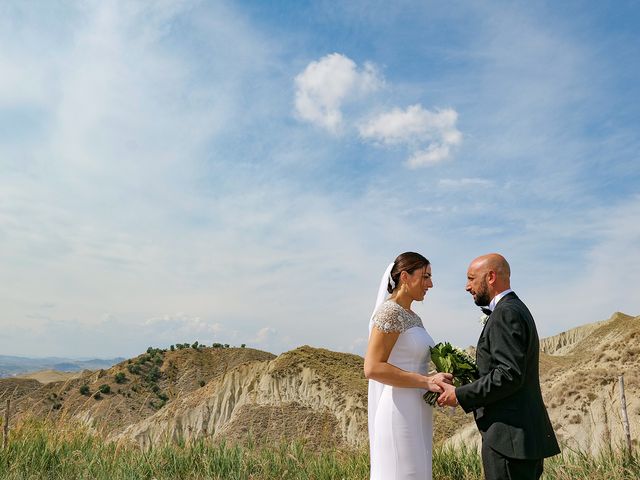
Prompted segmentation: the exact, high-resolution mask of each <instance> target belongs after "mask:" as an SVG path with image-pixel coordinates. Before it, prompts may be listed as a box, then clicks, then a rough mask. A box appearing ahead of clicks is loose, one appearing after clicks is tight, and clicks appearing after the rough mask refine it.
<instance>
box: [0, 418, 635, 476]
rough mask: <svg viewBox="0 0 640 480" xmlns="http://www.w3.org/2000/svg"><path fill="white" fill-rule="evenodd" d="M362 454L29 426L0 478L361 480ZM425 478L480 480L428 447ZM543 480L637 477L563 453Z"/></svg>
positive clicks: (607, 459)
mask: <svg viewBox="0 0 640 480" xmlns="http://www.w3.org/2000/svg"><path fill="white" fill-rule="evenodd" d="M368 473H369V458H368V453H367V452H364V451H360V452H344V451H339V450H324V451H316V450H314V449H312V448H309V447H307V446H305V445H303V444H301V443H291V444H280V445H262V446H259V445H256V444H254V443H252V442H248V443H247V444H246V445H244V446H237V445H236V446H233V445H225V444H214V443H212V442H207V441H203V440H201V441H197V442H194V443H192V444H187V445H184V444H182V445H175V444H173V445H169V444H167V445H164V446H161V447H158V448H155V449H153V450H151V451H148V452H142V451H141V450H139V449H138V448H135V447H132V446H123V445H116V444H114V443H106V442H104V441H103V440H102V439H101V438H100V437H99V436H97V435H95V434H92V433H91V432H89V431H88V430H86V429H83V428H80V427H77V426H76V427H69V426H64V425H61V424H60V423H56V424H54V423H53V422H42V421H29V422H27V423H25V424H23V425H21V426H19V427H18V428H16V430H14V431H12V432H11V437H10V442H9V447H8V448H7V449H6V450H5V451H1V452H0V479H11V480H18V479H19V480H23V479H25V480H27V479H34V480H35V479H38V480H45V479H51V480H58V479H59V480H63V479H64V480H72V479H92V480H93V479H95V480H102V479H104V480H107V479H108V480H118V479H122V480H124V479H126V480H135V479H148V480H152V479H155V480H164V479H167V480H168V479H193V480H200V479H202V480H204V479H225V480H245V479H246V480H263V479H264V480H272V479H283V480H284V479H291V480H325V479H326V480H330V479H331V480H333V479H349V480H360V479H362V480H365V479H367V478H368V477H369V475H368ZM433 478H434V479H437V480H476V479H477V480H480V479H482V470H481V462H480V458H479V456H478V454H477V453H476V452H475V451H469V450H462V451H453V450H449V449H436V451H435V452H434V458H433ZM543 478H544V479H547V480H565V479H567V480H568V479H589V480H605V479H606V480H610V479H616V480H618V479H629V480H630V479H638V478H640V458H639V456H638V454H637V453H636V454H634V455H631V456H629V455H624V454H622V453H620V452H616V451H606V452H602V453H601V454H600V455H598V456H596V457H592V456H589V455H587V454H583V453H571V452H569V453H565V454H564V455H563V456H561V457H555V458H553V459H550V460H547V462H546V463H545V475H544V476H543Z"/></svg>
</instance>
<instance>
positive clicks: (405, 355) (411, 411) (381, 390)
mask: <svg viewBox="0 0 640 480" xmlns="http://www.w3.org/2000/svg"><path fill="white" fill-rule="evenodd" d="M372 326H375V327H376V328H378V329H379V330H381V331H383V332H400V336H399V337H398V340H397V341H396V344H395V345H394V347H393V350H391V355H390V356H389V360H388V363H390V364H392V365H395V366H396V367H398V368H401V369H402V370H406V371H409V372H418V373H422V374H425V375H426V374H427V369H428V367H429V360H430V356H431V355H430V347H433V346H434V345H435V343H434V341H433V339H432V338H431V336H430V335H429V334H428V333H427V331H426V330H425V329H424V327H423V325H422V320H421V319H420V317H418V315H416V314H415V313H414V312H411V311H409V310H406V309H404V308H403V307H401V306H400V305H398V304H397V303H395V302H393V301H389V300H388V301H386V302H384V303H383V304H382V305H380V307H379V308H378V310H377V311H376V313H375V314H374V315H373V317H372ZM424 393H425V390H423V389H420V388H400V387H392V386H390V385H384V384H382V383H379V382H376V381H375V380H370V381H369V398H368V400H369V442H370V453H371V480H431V451H432V439H433V412H432V408H431V407H430V406H429V405H427V404H426V403H425V401H424V400H423V398H422V395H423V394H424Z"/></svg>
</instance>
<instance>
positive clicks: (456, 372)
mask: <svg viewBox="0 0 640 480" xmlns="http://www.w3.org/2000/svg"><path fill="white" fill-rule="evenodd" d="M431 361H432V362H433V364H434V365H435V366H436V371H438V372H443V373H450V374H452V375H453V384H454V385H455V386H456V387H459V386H460V385H464V384H466V383H471V382H473V381H474V380H477V379H478V377H479V374H478V366H477V365H476V362H474V361H473V359H472V358H471V357H470V356H469V355H467V353H466V352H464V351H462V350H460V349H459V348H456V347H454V346H452V345H451V344H450V343H449V342H444V343H442V342H440V343H438V344H437V345H436V346H435V347H433V348H432V349H431ZM439 396H440V394H439V393H436V392H427V393H425V394H424V395H423V396H422V398H424V401H425V402H427V403H428V404H429V405H431V406H432V407H433V406H435V405H436V402H437V400H438V397H439Z"/></svg>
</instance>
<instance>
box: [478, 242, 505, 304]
mask: <svg viewBox="0 0 640 480" xmlns="http://www.w3.org/2000/svg"><path fill="white" fill-rule="evenodd" d="M469 272H470V273H472V274H473V276H474V277H482V278H485V279H486V282H487V288H488V290H489V294H490V295H491V298H493V297H494V296H495V295H497V294H498V293H500V292H504V291H505V290H507V289H508V288H511V281H510V277H511V267H509V262H507V260H506V259H505V258H504V257H503V256H502V255H500V254H499V253H488V254H486V255H482V256H480V257H478V258H476V259H474V260H473V261H472V262H471V265H469Z"/></svg>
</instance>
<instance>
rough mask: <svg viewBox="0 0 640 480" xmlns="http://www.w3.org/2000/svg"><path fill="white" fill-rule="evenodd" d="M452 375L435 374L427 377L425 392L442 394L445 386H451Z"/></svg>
mask: <svg viewBox="0 0 640 480" xmlns="http://www.w3.org/2000/svg"><path fill="white" fill-rule="evenodd" d="M452 383H453V375H451V374H450V373H435V374H433V375H429V376H427V390H429V391H431V392H436V393H442V392H444V386H445V385H452Z"/></svg>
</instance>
